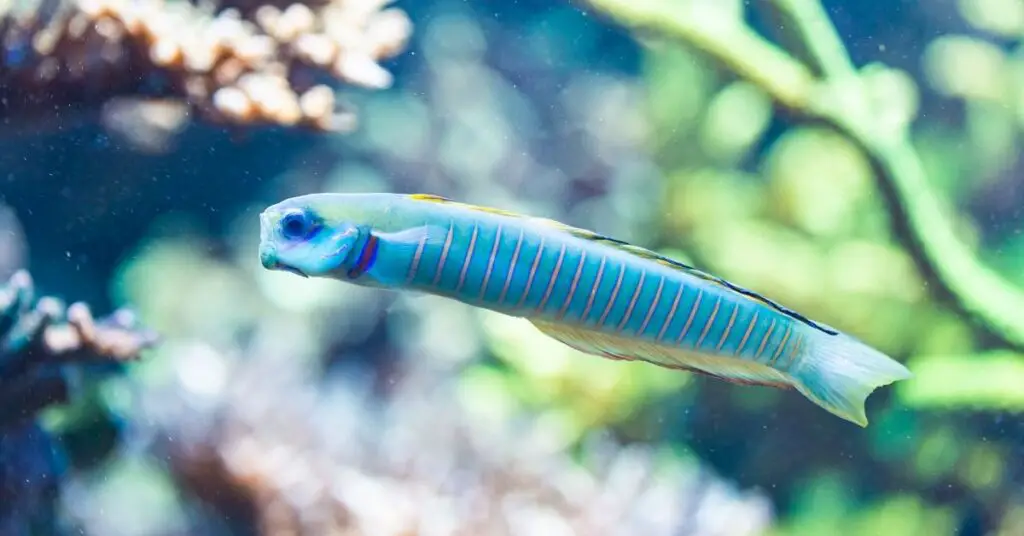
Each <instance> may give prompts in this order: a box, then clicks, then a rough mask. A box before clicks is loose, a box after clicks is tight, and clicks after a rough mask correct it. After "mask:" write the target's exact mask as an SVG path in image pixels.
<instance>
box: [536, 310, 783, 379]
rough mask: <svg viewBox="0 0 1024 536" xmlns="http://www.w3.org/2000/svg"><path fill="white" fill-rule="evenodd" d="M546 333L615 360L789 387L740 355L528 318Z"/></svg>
mask: <svg viewBox="0 0 1024 536" xmlns="http://www.w3.org/2000/svg"><path fill="white" fill-rule="evenodd" d="M530 322H531V323H532V324H533V325H534V326H536V327H537V329H539V330H540V331H541V332H542V333H544V334H545V335H547V336H549V337H551V338H553V339H555V340H557V341H559V342H562V343H563V344H566V345H568V346H570V347H572V348H575V349H577V350H579V351H581V352H584V353H588V354H593V355H597V356H600V357H604V358H606V359H613V360H618V361H646V362H647V363H651V364H653V365H657V366H660V367H664V368H669V369H675V370H686V371H690V372H697V373H700V374H705V375H708V376H712V377H715V378H718V379H721V380H724V381H728V382H732V383H738V384H743V385H764V386H769V387H776V388H780V389H785V388H790V387H791V386H792V383H791V380H790V379H789V377H788V376H787V375H785V374H784V373H782V372H780V371H778V370H775V369H773V368H771V367H769V366H767V365H764V364H761V363H755V362H753V361H747V360H744V359H739V358H731V357H725V356H716V355H711V354H705V353H702V352H694V351H689V350H685V349H682V348H675V347H672V346H668V345H664V344H658V343H653V342H649V341H642V340H636V339H630V338H628V337H622V336H619V335H610V334H607V333H602V332H600V331H596V330H592V329H587V328H578V327H573V326H566V325H563V324H556V323H553V322H547V321H544V320H530Z"/></svg>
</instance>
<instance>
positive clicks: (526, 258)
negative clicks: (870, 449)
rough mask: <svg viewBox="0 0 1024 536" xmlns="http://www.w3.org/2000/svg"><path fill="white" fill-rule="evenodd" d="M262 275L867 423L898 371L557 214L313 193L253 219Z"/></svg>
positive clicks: (851, 342)
mask: <svg viewBox="0 0 1024 536" xmlns="http://www.w3.org/2000/svg"><path fill="white" fill-rule="evenodd" d="M259 220H260V243H259V257H260V262H261V264H262V266H263V267H264V268H265V269H268V270H278V271H284V272H290V273H293V274H296V275H298V276H302V277H316V278H327V279H333V280H337V281H342V282H345V283H349V284H354V285H359V286H363V287H371V288H379V289H388V290H393V291H408V292H412V293H417V294H423V293H425V294H432V295H436V296H442V297H444V298H448V299H453V300H456V301H459V302H462V303H464V304H467V305H470V306H473V307H479V308H483V309H487V310H490V311H495V312H497V313H501V314H505V315H509V316H513V317H519V318H524V319H526V320H528V321H529V322H531V323H532V324H533V325H534V326H535V327H536V328H537V329H539V330H540V331H541V332H542V333H544V334H545V335H547V336H549V337H552V338H554V339H556V340H558V341H561V342H562V343H564V344H566V345H568V346H570V347H572V348H575V349H577V350H579V351H581V352H584V353H587V354H591V355H595V356H600V357H603V358H607V359H612V360H619V361H639V362H646V363H650V364H653V365H657V366H660V367H664V368H666V369H673V370H681V371H689V372H693V373H697V374H703V375H706V376H711V377H714V378H717V379H720V380H724V381H728V382H732V383H737V384H742V385H756V386H768V387H774V388H779V389H795V390H796V391H798V392H799V393H800V394H802V395H803V396H804V397H806V398H807V399H809V400H810V401H811V402H813V403H814V404H817V405H818V406H820V407H821V408H823V409H824V410H826V411H828V412H830V413H832V414H833V415H836V416H838V417H840V418H842V419H845V420H847V421H850V422H852V423H855V424H857V425H859V426H862V427H866V426H867V425H868V419H867V415H866V410H865V404H866V401H867V397H868V396H869V395H870V394H871V393H872V392H874V391H875V390H876V389H877V388H879V387H882V386H885V385H889V384H891V383H894V382H896V381H899V380H907V379H910V378H911V377H912V374H911V372H910V370H908V369H907V368H906V367H905V366H904V365H902V364H901V363H899V362H897V361H896V360H894V359H892V358H891V357H889V356H887V355H886V354H884V353H882V352H880V351H878V350H876V349H874V348H873V347H871V346H869V345H867V344H865V343H863V342H861V341H860V340H858V339H856V338H855V337H853V336H851V335H848V334H845V333H843V332H840V331H839V330H837V329H835V328H833V327H831V326H829V325H827V324H824V323H822V322H818V321H814V320H811V319H809V318H807V317H805V316H803V315H801V314H800V313H798V312H796V311H794V310H791V309H789V308H787V307H785V306H783V305H781V304H779V303H776V302H775V301H772V300H771V299H769V298H767V297H764V296H762V295H760V294H758V293H756V292H754V291H752V290H748V289H746V288H743V287H741V286H739V285H737V284H734V283H732V282H729V281H727V280H725V279H723V278H719V277H716V276H714V275H712V274H709V273H707V272H704V271H702V270H700V269H698V268H695V267H693V266H690V265H687V264H684V263H682V262H679V261H676V260H673V259H671V258H669V257H667V256H664V255H661V254H658V253H656V252H654V251H652V250H649V249H646V248H643V247H641V246H638V245H634V244H631V243H628V242H625V241H622V240H618V239H615V238H612V237H609V236H604V235H601V234H598V233H596V232H593V231H589V230H586V229H582V228H578V227H573V226H571V225H569V224H565V223H562V222H559V221H556V220H553V219H548V218H544V217H540V216H530V215H527V214H520V213H515V212H511V211H506V210H502V209H499V208H494V207H485V206H479V205H473V204H468V203H462V202H458V201H454V200H452V199H448V198H446V197H442V196H439V195H434V194H397V193H313V194H307V195H301V196H297V197H291V198H288V199H285V200H283V201H281V202H279V203H277V204H274V205H271V206H269V207H267V208H266V209H265V210H264V211H263V212H262V213H261V214H260V215H259Z"/></svg>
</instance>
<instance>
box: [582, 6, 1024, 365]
mask: <svg viewBox="0 0 1024 536" xmlns="http://www.w3.org/2000/svg"><path fill="white" fill-rule="evenodd" d="M587 2H588V3H589V4H590V5H591V6H593V7H595V8H597V9H598V10H599V11H601V12H603V13H604V14H606V15H608V16H609V17H611V18H612V19H614V20H615V21H617V22H618V23H619V24H621V25H623V26H625V27H627V28H629V29H631V30H632V31H634V32H654V33H655V34H658V35H660V36H663V37H666V38H670V39H673V40H675V41H679V42H683V43H686V44H688V45H690V46H691V47H694V48H696V49H698V50H700V51H701V52H703V53H704V54H706V55H708V56H709V57H711V58H713V59H715V60H716V61H718V62H719V63H721V64H723V65H724V66H726V67H727V68H729V69H731V70H732V71H733V72H734V73H735V74H736V75H737V76H739V77H741V78H744V79H746V80H748V81H750V82H752V83H754V84H757V85H758V86H759V87H761V88H762V89H763V90H764V91H765V92H766V93H768V94H769V95H771V97H772V98H773V99H774V100H775V101H776V102H777V103H778V104H779V105H781V106H783V107H784V108H787V109H788V110H790V111H791V112H793V113H794V114H796V115H800V116H803V117H805V118H807V119H811V120H816V121H821V122H823V123H826V124H828V125H831V126H832V127H833V128H835V129H837V130H838V131H840V132H842V133H844V134H845V135H846V136H847V137H849V139H850V140H851V141H852V142H853V143H854V144H856V145H857V146H858V147H859V148H860V149H861V150H862V151H863V152H864V153H865V154H866V156H867V157H868V159H869V160H870V162H871V164H872V167H873V168H874V170H875V176H876V179H877V181H878V186H879V189H880V191H881V192H882V194H883V197H884V198H885V201H886V204H887V205H888V209H889V212H890V215H891V221H892V227H893V231H894V233H895V235H896V236H897V238H899V240H900V241H901V242H902V243H903V244H904V246H905V247H906V248H907V250H908V252H909V253H910V255H911V256H912V257H913V259H914V262H915V264H916V265H917V267H918V269H919V270H920V272H921V274H922V275H923V277H924V278H925V279H926V280H927V281H929V282H930V283H931V286H932V290H933V292H935V293H936V294H938V295H939V297H940V298H947V299H950V300H951V301H952V302H953V304H954V305H955V306H956V307H958V308H959V309H960V310H961V311H963V312H964V313H966V314H967V315H968V316H969V317H970V318H971V319H972V320H974V321H975V322H977V323H979V324H981V325H982V326H983V327H984V328H986V329H987V330H989V331H990V332H992V333H993V334H994V335H996V336H997V337H999V338H1000V339H1002V340H1003V341H1004V342H1005V343H1007V344H1009V345H1011V346H1015V347H1017V348H1024V291H1022V289H1020V288H1018V287H1016V286H1015V285H1013V284H1011V283H1010V282H1008V281H1006V280H1005V279H1004V278H1002V277H1001V276H1000V275H999V274H998V273H996V272H994V271H993V270H991V269H990V268H988V267H986V266H985V265H983V264H982V263H981V262H980V261H979V260H978V257H977V256H976V254H975V252H973V251H972V250H971V249H970V248H969V247H968V246H967V245H966V244H964V243H963V242H962V241H961V240H960V239H959V238H958V237H957V234H956V231H955V229H954V225H953V222H955V221H956V216H955V214H954V213H953V211H952V210H951V207H949V205H948V203H947V202H945V201H944V200H942V199H941V198H940V197H939V195H938V194H937V193H936V192H935V191H934V190H933V189H932V187H931V185H930V184H929V182H928V177H927V174H926V173H925V170H924V166H923V164H922V162H921V159H920V157H919V155H918V154H917V151H916V150H915V149H914V147H913V145H912V143H911V141H910V136H909V133H908V131H907V128H906V126H905V125H901V126H899V127H895V128H894V127H892V126H890V125H887V124H886V123H884V122H883V121H882V120H881V118H880V117H879V115H878V113H877V109H878V104H879V103H878V102H877V101H876V100H874V99H876V98H877V97H876V96H873V95H871V94H870V92H869V89H868V86H867V85H866V84H865V81H864V79H863V78H862V77H860V76H859V73H858V71H857V69H856V67H855V66H854V65H853V63H852V61H851V60H850V58H849V55H848V54H847V52H846V48H845V46H844V45H843V42H842V39H841V38H840V37H839V35H838V33H837V32H836V30H835V27H834V26H833V25H832V23H831V21H830V20H829V18H828V15H827V14H826V13H825V11H824V9H823V8H822V6H821V4H820V3H819V2H818V0H762V3H763V4H764V5H765V7H769V8H772V9H775V10H777V11H778V12H779V13H781V14H783V15H785V16H786V18H787V19H788V20H790V21H792V23H793V25H794V27H793V28H791V29H790V31H792V32H793V34H794V35H795V36H796V37H797V38H798V40H799V41H800V42H801V43H802V45H803V48H804V49H805V50H806V51H807V53H808V55H809V56H810V61H811V62H813V63H816V64H817V65H814V66H813V67H814V69H813V71H812V69H810V68H808V66H806V65H804V64H803V63H801V62H799V61H797V60H796V59H794V58H793V56H792V55H790V54H788V53H787V52H785V51H784V50H782V49H781V48H779V47H778V46H776V45H775V44H774V43H772V42H770V41H768V40H766V39H764V38H762V37H761V36H759V35H758V34H757V33H756V32H755V31H754V30H753V29H751V28H750V27H749V26H747V25H746V24H745V23H744V22H743V21H742V18H741V17H739V16H737V15H736V14H734V13H729V12H728V11H727V10H724V9H718V8H715V7H713V6H714V4H715V2H710V1H708V0H683V1H672V2H670V1H666V0H587ZM719 5H721V4H719ZM814 72H819V73H821V76H820V77H818V76H815V75H814V74H813V73H814Z"/></svg>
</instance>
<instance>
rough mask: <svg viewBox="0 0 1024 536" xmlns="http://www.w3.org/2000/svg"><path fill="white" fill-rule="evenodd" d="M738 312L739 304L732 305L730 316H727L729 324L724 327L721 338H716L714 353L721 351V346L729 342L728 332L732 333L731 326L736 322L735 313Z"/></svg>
mask: <svg viewBox="0 0 1024 536" xmlns="http://www.w3.org/2000/svg"><path fill="white" fill-rule="evenodd" d="M739 310H740V304H738V303H733V304H732V314H731V315H729V323H728V324H726V325H725V330H724V331H722V336H721V337H719V338H718V344H716V345H715V351H716V352H718V351H720V350H721V349H722V345H724V344H725V341H727V340H729V332H730V331H732V325H733V323H735V322H736V313H738V312H739Z"/></svg>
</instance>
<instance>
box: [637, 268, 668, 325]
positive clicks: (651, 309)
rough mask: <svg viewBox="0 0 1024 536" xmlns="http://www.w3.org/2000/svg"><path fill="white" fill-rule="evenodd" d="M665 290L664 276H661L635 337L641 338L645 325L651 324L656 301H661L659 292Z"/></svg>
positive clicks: (656, 304)
mask: <svg viewBox="0 0 1024 536" xmlns="http://www.w3.org/2000/svg"><path fill="white" fill-rule="evenodd" d="M664 288H665V276H661V279H659V280H658V289H657V290H655V291H654V299H653V300H651V304H650V305H648V306H647V314H646V315H645V316H644V322H643V324H640V329H638V330H636V336H637V337H642V336H643V334H644V330H645V329H647V324H649V323H650V322H651V317H652V316H654V311H655V309H657V308H658V301H660V300H661V290H662V289H664Z"/></svg>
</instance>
